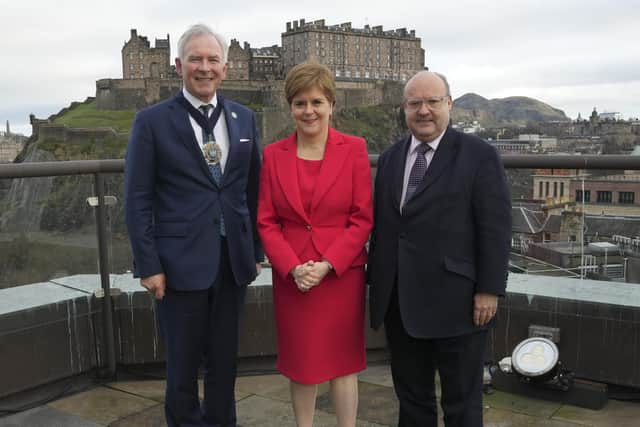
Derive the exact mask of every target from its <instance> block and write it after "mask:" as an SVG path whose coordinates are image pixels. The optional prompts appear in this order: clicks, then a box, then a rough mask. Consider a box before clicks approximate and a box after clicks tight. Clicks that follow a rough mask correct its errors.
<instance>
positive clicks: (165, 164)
mask: <svg viewBox="0 0 640 427" xmlns="http://www.w3.org/2000/svg"><path fill="white" fill-rule="evenodd" d="M227 52H228V45H227V43H226V41H225V39H224V38H223V37H222V36H220V35H219V34H217V33H215V32H213V31H212V30H211V29H210V28H208V27H207V26H205V25H200V24H199V25H195V26H193V27H191V28H189V29H188V30H187V31H186V32H185V33H184V34H183V35H182V37H181V38H180V40H179V41H178V55H179V57H178V58H176V71H177V72H178V74H179V75H180V76H181V77H182V81H183V89H182V91H181V92H180V93H179V94H178V95H177V96H176V97H174V98H173V99H170V100H168V101H164V102H160V103H158V104H156V105H153V106H151V107H149V108H146V109H144V110H142V111H140V112H138V114H137V115H136V119H135V121H134V124H133V129H132V131H131V137H130V139H129V145H128V147H127V155H126V164H125V198H126V210H125V212H126V221H127V227H128V231H129V237H130V240H131V246H132V249H133V256H134V276H135V277H140V282H141V284H142V286H143V287H145V288H146V289H148V290H149V292H151V293H152V294H153V295H154V296H155V298H156V299H157V307H158V317H159V321H160V326H161V330H162V334H163V338H164V341H165V347H166V353H167V390H166V401H165V413H166V418H167V424H168V425H169V426H235V425H236V414H235V401H234V385H235V376H236V355H237V350H238V323H239V317H240V312H241V308H242V304H243V302H244V295H245V290H246V286H247V285H248V284H249V283H250V282H252V281H253V280H254V279H255V277H256V276H257V274H258V273H259V271H260V264H259V263H260V261H262V259H263V253H262V248H261V245H260V242H259V240H258V237H257V233H256V227H255V224H256V206H257V193H258V177H259V174H260V150H259V141H258V133H257V127H256V118H255V114H254V113H253V112H252V111H251V110H249V109H247V108H245V107H244V106H242V105H240V104H237V103H235V102H232V101H229V100H227V99H223V98H222V97H221V96H220V95H218V94H216V91H217V89H218V88H219V87H220V84H221V82H222V80H223V79H224V78H225V76H226V72H227V62H226V60H227ZM203 361H204V400H203V402H202V404H201V403H200V401H199V399H198V385H197V378H198V369H199V367H200V364H201V362H203Z"/></svg>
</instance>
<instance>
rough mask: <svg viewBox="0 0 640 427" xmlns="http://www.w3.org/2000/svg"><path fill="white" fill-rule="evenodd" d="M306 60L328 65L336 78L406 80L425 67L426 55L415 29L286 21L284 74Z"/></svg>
mask: <svg viewBox="0 0 640 427" xmlns="http://www.w3.org/2000/svg"><path fill="white" fill-rule="evenodd" d="M307 60H315V61H318V62H320V63H322V64H325V65H326V66H328V67H329V68H330V69H331V70H332V71H333V72H334V74H335V76H336V78H337V79H342V78H345V79H365V80H368V79H375V80H378V79H380V80H396V81H406V80H407V79H408V78H409V77H411V76H412V75H413V74H415V73H416V72H417V71H420V70H422V69H423V68H424V60H425V53H424V49H422V47H421V39H420V38H419V37H416V34H415V30H411V31H407V29H406V28H400V29H397V30H390V31H384V30H383V28H382V26H381V25H379V26H375V27H370V26H369V25H365V27H364V28H352V27H351V23H350V22H347V23H344V24H339V25H329V26H327V25H325V21H324V19H320V20H317V21H313V22H305V20H304V19H301V20H299V21H293V22H287V25H286V31H285V32H284V33H282V63H283V69H284V72H285V73H286V72H287V71H288V70H289V69H290V68H291V67H293V66H294V65H296V64H299V63H301V62H304V61H307Z"/></svg>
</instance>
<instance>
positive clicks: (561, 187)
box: [560, 182, 564, 197]
mask: <svg viewBox="0 0 640 427" xmlns="http://www.w3.org/2000/svg"><path fill="white" fill-rule="evenodd" d="M560 197H564V182H561V183H560Z"/></svg>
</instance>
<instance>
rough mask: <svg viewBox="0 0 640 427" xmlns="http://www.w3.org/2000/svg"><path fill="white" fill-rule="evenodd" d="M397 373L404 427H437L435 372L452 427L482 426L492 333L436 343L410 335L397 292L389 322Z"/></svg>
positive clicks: (401, 425) (447, 421) (395, 382)
mask: <svg viewBox="0 0 640 427" xmlns="http://www.w3.org/2000/svg"><path fill="white" fill-rule="evenodd" d="M385 330H386V334H387V342H388V344H389V349H390V351H391V374H392V377H393V385H394V387H395V391H396V395H397V396H398V400H399V401H400V416H399V421H398V426H399V427H436V426H437V421H438V416H437V402H436V391H435V372H436V370H438V373H439V375H440V385H441V389H442V398H441V405H442V409H443V412H444V421H445V425H446V426H447V427H482V373H483V362H484V349H485V345H486V338H487V333H486V331H479V332H476V333H472V334H468V335H462V336H456V337H448V338H433V339H418V338H414V337H412V336H410V335H409V334H407V332H406V330H405V329H404V326H403V324H402V318H401V317H400V311H399V306H398V297H397V291H396V290H395V289H394V291H393V295H392V297H391V301H390V303H389V310H388V311H387V315H386V317H385Z"/></svg>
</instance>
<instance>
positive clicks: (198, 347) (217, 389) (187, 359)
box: [158, 239, 246, 427]
mask: <svg viewBox="0 0 640 427" xmlns="http://www.w3.org/2000/svg"><path fill="white" fill-rule="evenodd" d="M185 280H188V278H185ZM245 291H246V287H245V286H241V287H239V286H237V285H236V284H235V281H234V279H233V273H232V271H231V267H230V264H229V251H228V248H227V244H226V240H225V239H223V244H222V248H221V256H220V273H219V275H218V278H217V280H216V283H215V284H214V285H213V286H211V287H210V288H209V289H205V290H202V291H175V290H172V289H169V288H167V290H166V293H165V297H164V299H163V300H162V301H160V302H158V317H159V319H160V325H161V329H162V335H163V338H164V341H165V347H166V352H167V390H166V401H165V414H166V418H167V424H168V425H169V426H170V427H173V426H176V427H177V426H216V427H218V426H221V427H222V426H224V427H228V426H235V425H236V412H235V398H234V388H235V378H236V357H237V353H238V330H239V320H240V315H241V310H242V305H243V302H244V295H245ZM203 360H204V400H203V401H202V405H201V404H200V401H199V399H198V384H197V380H198V369H199V367H200V364H201V362H202V361H203Z"/></svg>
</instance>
